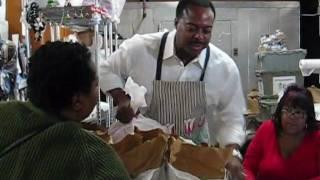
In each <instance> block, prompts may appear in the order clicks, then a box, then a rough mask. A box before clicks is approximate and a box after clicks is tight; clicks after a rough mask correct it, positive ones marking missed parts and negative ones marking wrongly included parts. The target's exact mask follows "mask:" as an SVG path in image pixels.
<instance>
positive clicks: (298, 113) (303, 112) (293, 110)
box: [282, 107, 307, 119]
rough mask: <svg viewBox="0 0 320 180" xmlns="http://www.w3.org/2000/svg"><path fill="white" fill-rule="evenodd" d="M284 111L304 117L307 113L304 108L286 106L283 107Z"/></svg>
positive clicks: (287, 113) (297, 116)
mask: <svg viewBox="0 0 320 180" xmlns="http://www.w3.org/2000/svg"><path fill="white" fill-rule="evenodd" d="M282 112H283V113H285V114H286V115H291V116H295V117H296V118H300V119H304V118H305V117H306V116H307V114H306V112H305V111H304V110H301V109H294V108H286V107H284V108H283V109H282Z"/></svg>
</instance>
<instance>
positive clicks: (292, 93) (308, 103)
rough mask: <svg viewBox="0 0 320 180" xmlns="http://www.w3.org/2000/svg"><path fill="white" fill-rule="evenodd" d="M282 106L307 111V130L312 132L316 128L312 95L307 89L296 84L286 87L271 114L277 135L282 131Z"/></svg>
mask: <svg viewBox="0 0 320 180" xmlns="http://www.w3.org/2000/svg"><path fill="white" fill-rule="evenodd" d="M283 107H293V108H300V109H302V110H304V111H305V112H306V113H307V120H306V125H307V126H306V127H307V131H308V132H312V131H314V130H316V129H317V124H316V122H317V121H316V118H315V111H314V104H313V97H312V94H311V93H310V91H309V90H308V89H306V88H304V87H300V86H298V85H296V84H292V85H290V86H288V87H287V89H286V90H285V92H284V94H283V96H282V98H281V99H280V102H279V103H278V106H277V108H276V111H275V113H274V115H273V122H274V124H275V127H276V131H277V135H280V133H281V131H282V126H281V117H282V116H281V115H282V109H283Z"/></svg>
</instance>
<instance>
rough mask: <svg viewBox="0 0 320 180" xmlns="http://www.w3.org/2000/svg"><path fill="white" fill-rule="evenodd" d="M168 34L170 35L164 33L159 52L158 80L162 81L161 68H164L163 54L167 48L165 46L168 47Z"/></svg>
mask: <svg viewBox="0 0 320 180" xmlns="http://www.w3.org/2000/svg"><path fill="white" fill-rule="evenodd" d="M168 34H169V32H166V33H164V34H163V36H162V38H161V43H160V50H159V54H158V61H157V72H156V80H160V79H161V68H162V59H163V52H164V48H165V45H166V41H167V37H168Z"/></svg>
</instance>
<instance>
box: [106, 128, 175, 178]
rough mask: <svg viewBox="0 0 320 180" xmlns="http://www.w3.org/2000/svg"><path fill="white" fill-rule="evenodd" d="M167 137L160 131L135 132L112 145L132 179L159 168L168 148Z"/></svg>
mask: <svg viewBox="0 0 320 180" xmlns="http://www.w3.org/2000/svg"><path fill="white" fill-rule="evenodd" d="M168 138H169V137H168V135H165V134H164V133H163V132H162V131H161V130H152V131H148V132H143V131H137V132H136V133H135V134H134V135H128V136H126V137H125V138H124V139H123V140H122V141H121V142H119V143H117V144H114V145H112V146H113V147H114V149H115V150H116V152H117V153H118V155H119V156H120V158H121V159H122V161H123V163H124V165H125V167H126V169H127V170H128V172H129V174H130V175H131V176H132V177H136V176H137V175H138V174H140V173H142V172H145V171H147V170H149V169H155V168H159V167H160V166H161V164H162V163H163V157H164V154H165V152H166V151H167V147H168V145H167V144H168Z"/></svg>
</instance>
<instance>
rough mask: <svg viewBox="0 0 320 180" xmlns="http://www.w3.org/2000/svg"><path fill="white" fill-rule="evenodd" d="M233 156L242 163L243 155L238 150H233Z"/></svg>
mask: <svg viewBox="0 0 320 180" xmlns="http://www.w3.org/2000/svg"><path fill="white" fill-rule="evenodd" d="M232 156H233V157H235V158H238V159H239V160H240V161H242V155H241V153H240V151H239V150H238V149H233V150H232Z"/></svg>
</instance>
